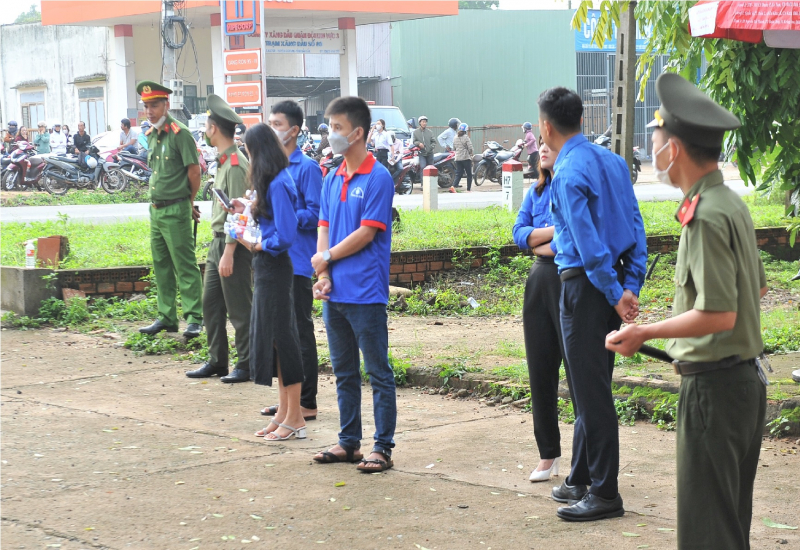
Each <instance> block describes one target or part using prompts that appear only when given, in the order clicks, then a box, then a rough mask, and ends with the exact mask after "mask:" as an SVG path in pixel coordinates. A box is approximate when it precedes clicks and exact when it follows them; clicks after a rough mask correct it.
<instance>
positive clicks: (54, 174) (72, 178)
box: [42, 145, 124, 195]
mask: <svg viewBox="0 0 800 550" xmlns="http://www.w3.org/2000/svg"><path fill="white" fill-rule="evenodd" d="M99 152H100V151H99V149H98V148H97V147H95V146H94V145H92V146H91V147H89V149H88V151H86V153H82V154H83V155H84V162H83V163H82V164H78V162H79V161H78V158H77V157H73V156H54V155H53V156H49V157H46V158H45V163H46V164H47V165H46V166H45V168H44V172H43V174H42V182H43V183H44V188H45V190H46V191H47V192H48V193H50V194H52V195H65V194H66V193H67V191H69V188H70V187H74V188H76V189H91V188H95V189H96V188H98V187H103V189H109V188H110V189H116V188H118V187H119V185H120V183H119V182H118V180H119V179H120V178H123V177H124V176H123V175H122V173H121V172H120V171H119V164H117V163H116V162H111V161H109V160H103V159H101V158H99V154H98V153H99Z"/></svg>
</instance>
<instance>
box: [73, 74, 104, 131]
mask: <svg viewBox="0 0 800 550" xmlns="http://www.w3.org/2000/svg"><path fill="white" fill-rule="evenodd" d="M78 101H79V102H80V111H81V120H82V121H84V122H85V123H86V132H88V133H89V135H91V136H97V135H98V134H100V133H102V132H105V131H106V103H105V90H104V89H103V87H102V86H94V87H89V88H78Z"/></svg>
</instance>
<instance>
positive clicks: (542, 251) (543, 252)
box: [532, 241, 556, 258]
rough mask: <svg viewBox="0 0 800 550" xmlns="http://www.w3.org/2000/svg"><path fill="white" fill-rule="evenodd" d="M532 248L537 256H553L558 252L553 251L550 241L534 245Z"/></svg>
mask: <svg viewBox="0 0 800 550" xmlns="http://www.w3.org/2000/svg"><path fill="white" fill-rule="evenodd" d="M532 249H533V253H534V254H536V255H537V256H549V257H551V258H552V257H554V256H555V255H556V253H555V252H553V249H552V248H550V241H548V242H546V243H542V244H540V245H538V246H535V247H532Z"/></svg>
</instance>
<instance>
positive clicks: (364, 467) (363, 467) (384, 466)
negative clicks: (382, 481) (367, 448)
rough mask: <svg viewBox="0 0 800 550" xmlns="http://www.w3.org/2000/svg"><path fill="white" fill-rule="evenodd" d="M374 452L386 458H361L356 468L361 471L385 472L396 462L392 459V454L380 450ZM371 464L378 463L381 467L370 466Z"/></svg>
mask: <svg viewBox="0 0 800 550" xmlns="http://www.w3.org/2000/svg"><path fill="white" fill-rule="evenodd" d="M373 452H374V453H378V454H379V455H381V456H382V457H384V458H385V459H386V460H381V459H380V458H370V459H366V458H364V459H361V461H360V462H359V463H358V466H356V470H358V471H359V472H365V473H369V474H371V473H374V472H385V471H386V470H388V469H390V468H392V467H393V466H394V462H393V461H392V458H391V457H390V456H387V455H385V454H383V453H382V452H380V451H373ZM371 464H377V465H378V466H379V467H378V468H370V467H369V466H370V465H371Z"/></svg>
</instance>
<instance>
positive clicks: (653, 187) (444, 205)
mask: <svg viewBox="0 0 800 550" xmlns="http://www.w3.org/2000/svg"><path fill="white" fill-rule="evenodd" d="M725 184H726V185H727V186H728V187H730V188H731V189H733V190H734V191H736V193H737V194H739V195H748V194H750V193H752V192H753V187H752V186H746V185H745V184H744V182H743V181H742V180H730V181H726V182H725ZM486 185H491V186H494V187H498V186H497V184H486ZM633 189H634V192H635V193H636V198H637V199H639V201H640V202H641V201H666V200H672V201H679V200H680V199H681V198H682V196H683V195H682V193H681V192H680V190H678V189H675V188H673V187H670V186H668V185H664V184H662V183H645V184H639V185H636V186H634V188H633ZM502 201H503V196H502V192H501V191H499V190H498V191H481V192H474V193H448V192H447V191H445V190H441V192H440V193H439V209H440V210H458V209H465V208H466V209H474V208H486V207H489V206H499V205H501V204H502ZM197 204H198V205H199V206H200V211H201V212H202V213H203V219H206V220H208V219H210V217H211V202H198V203H197ZM394 206H395V207H397V208H401V209H403V210H413V209H415V208H421V207H422V195H421V194H419V193H414V194H412V195H405V196H400V195H395V197H394ZM59 214H66V215H67V216H69V218H70V219H71V220H78V221H84V222H91V223H117V222H124V221H127V220H140V219H149V217H150V214H149V206H148V204H147V203H138V204H97V205H68V206H16V207H2V208H0V221H3V222H22V223H28V222H34V221H47V220H55V219H57V217H58V215H59Z"/></svg>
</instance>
